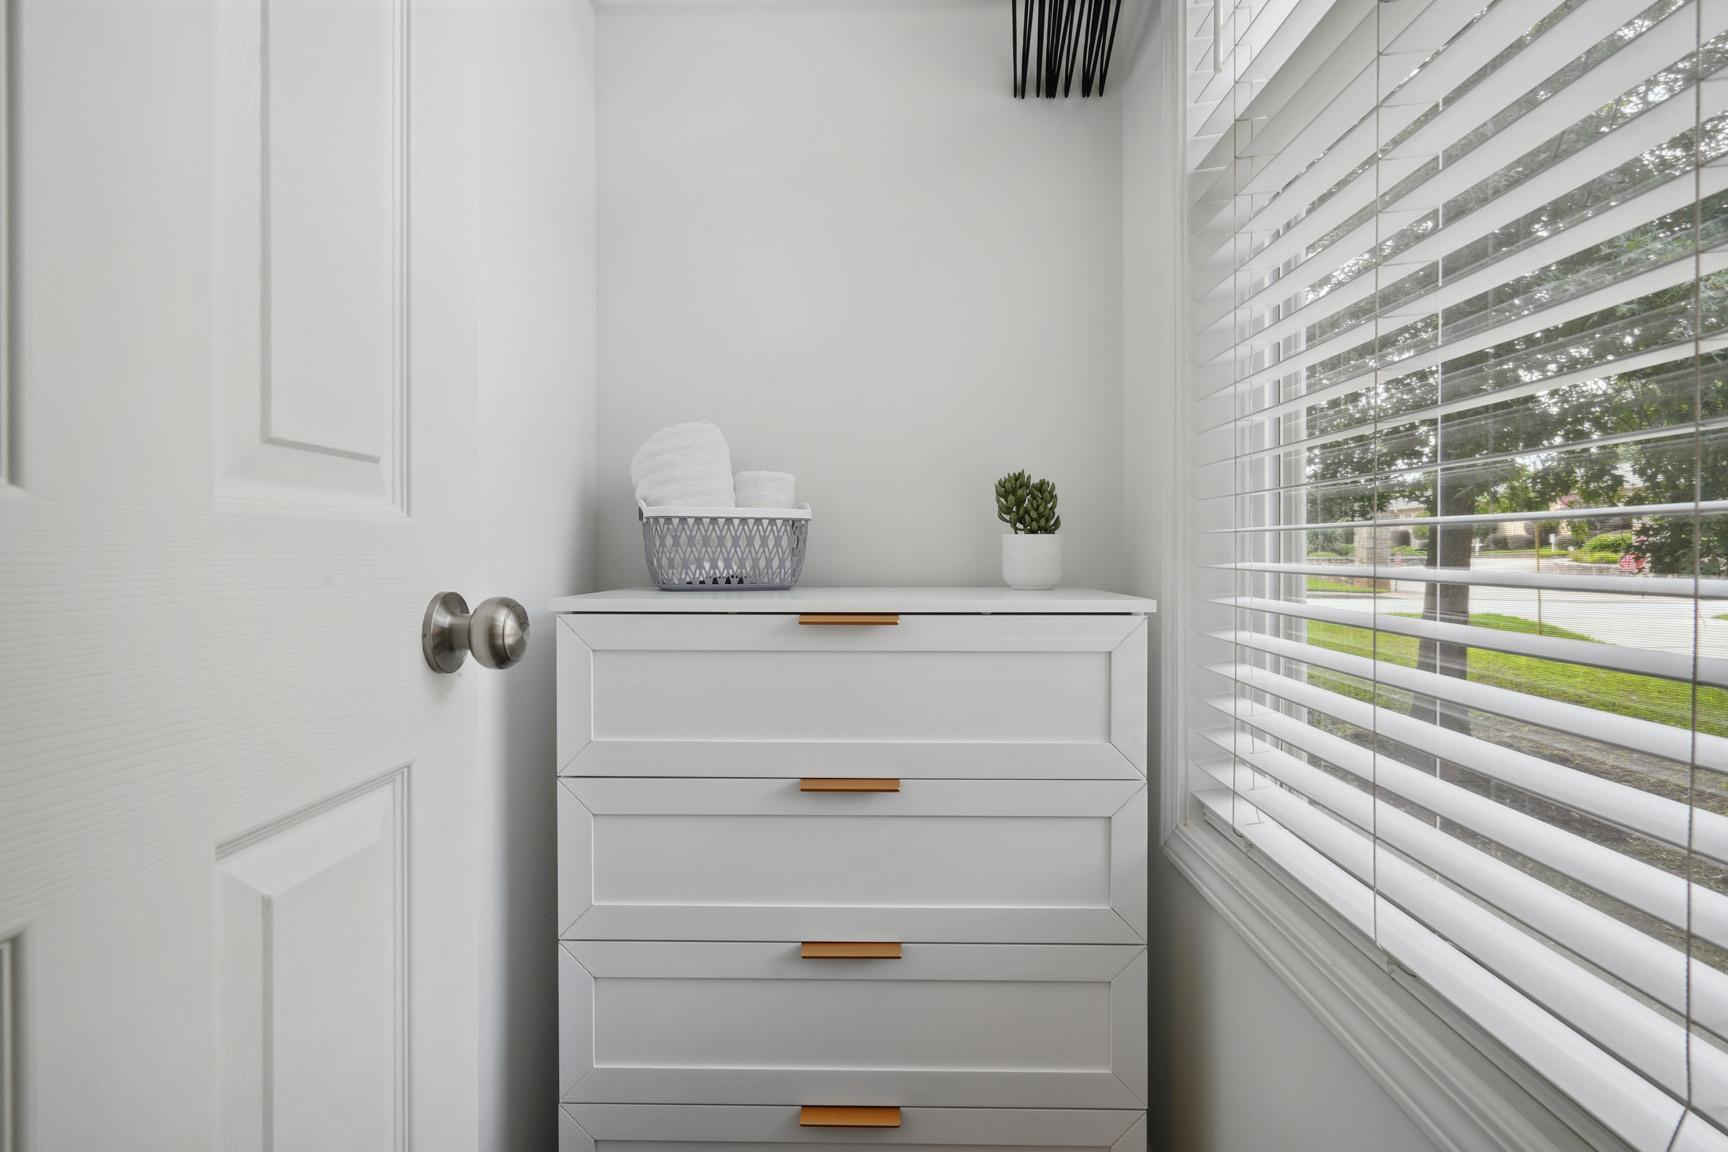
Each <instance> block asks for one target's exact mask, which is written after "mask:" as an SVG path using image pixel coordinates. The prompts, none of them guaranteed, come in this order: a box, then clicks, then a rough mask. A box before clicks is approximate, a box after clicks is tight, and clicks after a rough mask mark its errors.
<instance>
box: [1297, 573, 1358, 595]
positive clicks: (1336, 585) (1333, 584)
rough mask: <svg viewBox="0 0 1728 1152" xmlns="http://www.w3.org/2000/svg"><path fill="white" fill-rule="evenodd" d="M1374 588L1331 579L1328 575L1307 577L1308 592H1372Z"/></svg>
mask: <svg viewBox="0 0 1728 1152" xmlns="http://www.w3.org/2000/svg"><path fill="white" fill-rule="evenodd" d="M1373 590H1374V589H1372V588H1370V587H1369V586H1368V585H1366V584H1350V583H1347V582H1346V581H1343V580H1333V579H1332V578H1331V577H1329V576H1310V577H1308V591H1310V592H1372V591H1373Z"/></svg>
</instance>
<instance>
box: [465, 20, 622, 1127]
mask: <svg viewBox="0 0 1728 1152" xmlns="http://www.w3.org/2000/svg"><path fill="white" fill-rule="evenodd" d="M479 26H480V28H481V35H482V37H483V43H482V44H481V45H479V51H480V55H481V72H480V84H481V95H480V100H481V123H480V144H479V147H480V164H479V169H480V173H481V186H480V190H479V204H478V206H477V208H478V212H479V220H480V237H481V246H480V247H481V250H480V278H481V280H480V285H479V297H480V310H481V313H480V326H479V343H480V372H479V378H480V385H481V397H482V403H481V406H480V412H479V421H480V428H479V429H478V432H479V436H478V443H479V446H480V447H479V453H480V458H479V476H480V490H479V493H478V497H479V500H478V503H479V521H478V523H476V524H475V526H474V532H475V537H476V540H477V541H478V544H479V550H480V565H479V583H478V584H477V585H476V586H475V587H473V588H464V589H462V592H463V593H464V594H465V595H466V596H467V597H468V600H469V602H470V603H474V602H476V601H478V600H479V599H481V598H484V597H486V596H493V595H508V596H514V597H516V598H517V599H518V600H520V601H522V603H523V604H524V605H526V606H527V607H528V609H529V611H530V612H532V613H533V623H532V625H531V627H530V632H529V636H530V643H529V648H528V655H527V657H526V659H525V660H524V661H523V662H522V664H520V665H518V666H517V667H515V668H512V669H510V670H508V671H506V672H503V673H498V672H487V671H484V670H477V671H473V672H468V673H466V674H469V675H474V676H476V677H478V680H479V688H480V693H481V697H480V721H481V734H480V748H481V749H482V757H483V758H482V762H481V763H478V764H476V765H475V770H476V772H477V773H478V774H479V776H480V779H481V787H480V794H481V808H480V811H479V812H478V813H477V819H479V820H480V821H482V822H483V824H484V826H485V827H486V828H488V829H489V832H488V834H487V835H486V836H484V837H483V841H484V842H485V843H487V844H492V845H498V846H500V847H501V848H502V854H501V855H499V856H498V857H496V858H494V859H491V860H487V861H485V863H484V867H483V870H482V874H481V876H480V877H479V885H478V888H479V893H480V909H481V921H480V923H479V925H478V926H477V928H478V932H479V934H480V938H481V940H482V941H484V942H485V946H483V947H482V948H481V949H480V956H481V972H480V1021H481V1060H480V1067H481V1068H482V1069H485V1070H487V1073H488V1074H487V1075H486V1076H485V1077H483V1079H482V1083H481V1089H480V1090H481V1099H480V1126H481V1127H480V1147H481V1148H482V1149H484V1150H485V1152H505V1150H509V1152H529V1150H531V1149H532V1150H539V1149H547V1148H552V1147H553V1146H554V1145H555V1144H556V1142H557V1134H556V1133H557V1130H556V1118H557V1112H556V1108H557V1104H556V1101H557V1093H558V1085H557V1070H556V1066H557V1049H558V1040H557V968H556V963H557V951H556V947H555V945H554V942H553V926H554V925H555V924H556V922H557V913H556V896H557V892H556V881H555V874H556V867H555V862H556V841H555V838H554V829H553V806H552V782H553V773H554V771H555V768H554V765H555V763H556V759H555V756H554V749H553V732H554V711H553V708H554V696H553V658H552V657H553V647H554V645H553V631H552V620H551V618H550V616H549V615H548V614H547V613H546V612H545V611H544V607H545V604H546V602H547V600H548V599H549V598H550V597H552V596H554V595H559V594H563V593H566V592H571V591H582V590H585V589H588V588H591V587H593V580H594V566H595V565H594V559H595V549H594V541H595V537H596V531H595V525H594V508H595V500H594V478H595V466H594V459H595V442H596V441H595V437H596V424H597V420H596V413H595V382H596V376H597V365H596V358H595V333H594V326H595V251H594V196H595V189H594V15H593V11H592V9H591V7H590V4H589V0H495V2H494V3H492V4H491V5H489V6H488V8H487V10H486V13H485V18H484V19H483V20H481V21H479ZM470 667H472V665H470Z"/></svg>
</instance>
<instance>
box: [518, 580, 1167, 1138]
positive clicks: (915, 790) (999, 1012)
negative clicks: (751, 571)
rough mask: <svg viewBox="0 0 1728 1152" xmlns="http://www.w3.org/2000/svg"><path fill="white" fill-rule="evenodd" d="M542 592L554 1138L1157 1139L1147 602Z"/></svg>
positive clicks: (1081, 596) (983, 593)
mask: <svg viewBox="0 0 1728 1152" xmlns="http://www.w3.org/2000/svg"><path fill="white" fill-rule="evenodd" d="M552 607H553V611H554V612H556V613H557V614H558V616H557V621H558V629H557V631H558V640H557V644H558V701H559V705H558V760H559V780H558V788H557V807H558V851H559V883H558V888H559V906H558V935H559V948H560V955H559V1005H560V1006H559V1013H560V1021H559V1046H560V1048H559V1051H560V1062H559V1063H560V1067H559V1094H560V1107H561V1113H560V1125H561V1129H560V1131H561V1134H562V1145H561V1152H588V1150H593V1149H606V1150H609V1152H663V1150H665V1149H668V1148H672V1147H674V1146H676V1147H677V1148H679V1149H685V1150H687V1152H698V1150H699V1149H700V1147H701V1146H702V1145H705V1144H713V1145H715V1146H719V1145H722V1144H731V1145H735V1146H738V1145H742V1146H751V1147H757V1146H761V1147H772V1148H775V1149H784V1150H785V1152H797V1150H799V1149H803V1148H809V1149H816V1148H821V1149H824V1150H827V1152H835V1150H836V1149H849V1148H860V1149H861V1148H868V1147H878V1146H884V1145H886V1146H894V1145H900V1146H916V1147H919V1148H924V1149H942V1148H954V1149H971V1150H973V1152H978V1150H980V1149H1008V1148H1013V1149H1019V1150H1023V1152H1030V1150H1034V1149H1036V1150H1041V1152H1049V1150H1055V1149H1069V1150H1073V1149H1116V1150H1120V1152H1130V1150H1134V1152H1138V1150H1142V1149H1144V1148H1145V1113H1144V1108H1145V1105H1146V1091H1147V1067H1146V1062H1147V1053H1146V948H1145V938H1146V851H1147V847H1146V835H1147V832H1146V761H1145V756H1146V714H1145V709H1146V621H1145V614H1146V613H1147V612H1148V611H1150V610H1151V604H1150V603H1149V602H1147V601H1143V600H1137V599H1133V598H1130V597H1122V596H1115V595H1112V594H1109V593H1097V592H1085V591H1058V592H1049V593H1021V592H1012V591H1009V590H1007V589H895V588H877V589H799V590H796V591H793V592H786V593H723V592H718V593H653V592H612V593H599V594H596V595H592V596H576V597H566V598H563V599H560V600H557V601H555V602H554V603H553V606H552ZM883 1125H894V1126H883Z"/></svg>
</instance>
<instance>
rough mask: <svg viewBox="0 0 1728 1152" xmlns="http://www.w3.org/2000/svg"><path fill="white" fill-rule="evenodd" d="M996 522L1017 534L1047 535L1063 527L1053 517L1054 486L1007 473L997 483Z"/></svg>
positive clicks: (1060, 522)
mask: <svg viewBox="0 0 1728 1152" xmlns="http://www.w3.org/2000/svg"><path fill="white" fill-rule="evenodd" d="M996 519H998V520H1000V521H1002V523H1004V524H1006V525H1008V526H1009V527H1010V528H1012V529H1014V531H1015V532H1017V533H1023V534H1026V535H1031V536H1042V535H1048V534H1049V533H1051V532H1054V531H1056V530H1057V529H1058V528H1060V527H1062V517H1060V516H1058V515H1056V485H1054V484H1052V483H1050V481H1048V480H1034V479H1032V477H1031V476H1028V475H1027V474H1026V473H1024V472H1010V473H1008V475H1006V476H1004V477H1002V479H1000V480H998V481H996Z"/></svg>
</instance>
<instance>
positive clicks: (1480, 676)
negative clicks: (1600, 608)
mask: <svg viewBox="0 0 1728 1152" xmlns="http://www.w3.org/2000/svg"><path fill="white" fill-rule="evenodd" d="M1470 623H1472V624H1474V625H1475V626H1476V627H1478V628H1493V629H1497V630H1499V631H1503V632H1527V633H1531V634H1533V635H1542V636H1554V637H1558V638H1561V639H1565V640H1587V641H1590V642H1591V643H1596V641H1595V639H1594V638H1593V637H1590V636H1586V635H1584V634H1582V633H1579V632H1572V631H1569V630H1567V629H1564V628H1556V627H1554V626H1553V625H1552V624H1541V625H1539V624H1537V622H1536V621H1534V620H1525V619H1523V618H1522V617H1518V616H1501V615H1496V614H1492V613H1479V614H1476V615H1473V616H1471V617H1470ZM1308 642H1309V643H1310V644H1314V645H1317V646H1319V647H1321V648H1327V649H1330V650H1332V651H1334V652H1347V653H1350V654H1351V655H1355V656H1371V657H1376V658H1378V659H1380V660H1384V661H1386V662H1387V663H1389V664H1398V665H1402V666H1403V667H1406V668H1414V667H1415V666H1416V656H1417V649H1418V646H1419V644H1420V641H1418V640H1417V639H1416V637H1414V636H1398V635H1394V634H1392V633H1388V632H1381V633H1379V634H1378V640H1376V633H1374V632H1373V631H1371V630H1370V629H1367V628H1356V627H1352V626H1350V625H1345V624H1332V623H1328V622H1326V621H1320V620H1311V621H1309V623H1308ZM1376 643H1378V649H1376ZM1469 660H1470V670H1469V678H1470V679H1471V680H1472V681H1475V682H1477V683H1480V684H1492V685H1494V686H1496V687H1499V688H1509V689H1511V690H1513V691H1515V692H1525V693H1528V694H1530V695H1532V696H1540V697H1543V698H1544V699H1547V700H1563V701H1566V702H1567V703H1571V704H1582V705H1584V706H1585V707H1588V708H1595V709H1598V710H1600V711H1603V712H1613V713H1616V714H1618V715H1621V716H1634V717H1637V718H1638V719H1641V720H1654V721H1656V722H1657V723H1659V724H1672V725H1674V726H1675V727H1679V728H1689V727H1691V725H1692V686H1691V685H1690V684H1688V683H1685V682H1683V681H1676V680H1664V679H1662V678H1660V677H1656V676H1639V675H1636V674H1634V673H1631V672H1616V671H1610V670H1607V669H1602V668H1581V667H1578V666H1575V665H1572V664H1565V663H1562V662H1560V661H1557V660H1543V659H1539V658H1537V657H1534V656H1519V655H1515V654H1513V653H1509V652H1490V651H1487V650H1485V649H1479V648H1473V649H1471V650H1470V656H1469ZM1309 679H1310V680H1314V681H1318V682H1320V683H1321V684H1322V686H1324V687H1326V688H1328V689H1330V690H1332V691H1335V692H1341V693H1343V694H1345V695H1347V696H1351V697H1354V698H1355V699H1358V700H1366V699H1368V698H1369V695H1370V692H1369V689H1368V688H1367V686H1365V685H1363V684H1362V683H1361V682H1360V681H1358V680H1355V679H1354V678H1352V677H1345V676H1340V675H1338V674H1336V673H1330V672H1327V671H1325V670H1324V669H1312V670H1310V672H1309ZM1698 730H1699V731H1700V732H1708V733H1710V734H1712V735H1716V736H1728V689H1722V688H1708V687H1704V688H1700V689H1699V690H1698Z"/></svg>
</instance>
